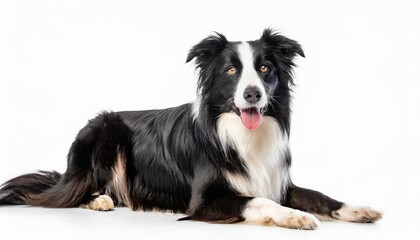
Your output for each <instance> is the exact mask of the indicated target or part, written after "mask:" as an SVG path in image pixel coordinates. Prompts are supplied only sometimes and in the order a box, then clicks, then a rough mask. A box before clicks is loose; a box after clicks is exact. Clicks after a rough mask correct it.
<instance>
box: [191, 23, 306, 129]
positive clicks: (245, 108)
mask: <svg viewBox="0 0 420 240" xmlns="http://www.w3.org/2000/svg"><path fill="white" fill-rule="evenodd" d="M297 54H299V55H301V56H304V54H303V51H302V49H301V47H300V45H299V44H298V43H297V42H295V41H293V40H290V39H288V38H286V37H284V36H281V35H279V34H277V33H273V32H272V31H271V30H270V29H266V30H264V32H263V34H262V36H261V38H260V39H258V40H255V41H248V42H229V41H227V40H226V38H225V37H224V36H223V35H220V34H216V35H214V36H210V37H208V38H206V39H204V40H203V41H201V42H200V43H199V44H197V45H196V46H194V47H193V48H192V49H191V51H190V53H189V55H188V58H187V62H189V61H191V60H192V59H193V58H196V64H197V68H198V69H199V71H200V76H199V81H198V91H199V94H200V96H199V97H200V98H201V99H200V106H199V110H197V111H200V112H201V111H207V114H211V115H216V117H217V116H219V115H220V114H222V113H226V112H234V113H236V114H237V115H238V117H240V118H241V120H242V123H243V125H244V127H246V128H247V129H249V130H254V129H256V128H257V127H258V126H259V123H260V122H261V119H262V116H263V115H264V114H267V113H268V111H271V112H272V111H278V110H279V109H276V108H281V106H279V105H280V104H279V103H281V102H282V101H281V98H282V96H279V94H280V93H281V91H279V89H287V90H288V89H289V85H290V84H291V83H292V82H291V81H292V78H291V74H290V73H291V70H292V68H293V66H294V64H293V62H292V60H293V58H294V57H295V56H296V55H297ZM205 108H207V109H205ZM196 114H198V113H196Z"/></svg>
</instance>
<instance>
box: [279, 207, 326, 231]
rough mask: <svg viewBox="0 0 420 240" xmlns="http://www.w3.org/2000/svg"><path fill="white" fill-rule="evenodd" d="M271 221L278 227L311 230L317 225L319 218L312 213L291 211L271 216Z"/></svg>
mask: <svg viewBox="0 0 420 240" xmlns="http://www.w3.org/2000/svg"><path fill="white" fill-rule="evenodd" d="M272 221H273V223H274V224H275V225H277V226H279V227H286V228H294V229H304V230H313V229H317V228H318V226H319V220H318V219H317V218H316V217H315V216H313V215H312V214H309V213H305V212H301V211H293V212H290V213H289V214H286V215H283V214H282V215H281V216H278V217H273V218H272Z"/></svg>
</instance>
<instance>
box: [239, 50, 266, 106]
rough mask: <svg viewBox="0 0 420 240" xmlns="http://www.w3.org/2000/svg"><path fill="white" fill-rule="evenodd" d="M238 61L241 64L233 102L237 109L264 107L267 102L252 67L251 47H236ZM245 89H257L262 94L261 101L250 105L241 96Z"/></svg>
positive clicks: (261, 85)
mask: <svg viewBox="0 0 420 240" xmlns="http://www.w3.org/2000/svg"><path fill="white" fill-rule="evenodd" d="M237 52H238V55H239V60H240V61H241V64H242V71H241V73H240V74H241V75H240V78H239V83H238V86H237V87H236V92H235V97H234V102H235V105H236V106H237V107H238V108H241V109H242V108H249V107H257V108H262V107H264V106H265V105H266V104H267V102H268V99H267V94H266V93H265V89H264V86H263V84H262V82H261V79H260V77H259V76H258V73H257V71H256V70H255V67H254V55H253V50H252V47H251V45H250V44H249V43H248V42H241V43H240V44H239V45H238V47H237ZM247 87H258V88H259V89H260V91H261V93H262V97H261V100H260V101H259V102H258V103H256V105H253V104H250V103H249V102H247V101H245V99H244V97H243V95H244V90H245V89H246V88H247Z"/></svg>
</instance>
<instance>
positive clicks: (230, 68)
mask: <svg viewBox="0 0 420 240" xmlns="http://www.w3.org/2000/svg"><path fill="white" fill-rule="evenodd" d="M226 72H227V73H228V74H229V75H235V74H236V73H237V72H238V70H237V69H236V68H235V67H229V68H228V69H227V71H226Z"/></svg>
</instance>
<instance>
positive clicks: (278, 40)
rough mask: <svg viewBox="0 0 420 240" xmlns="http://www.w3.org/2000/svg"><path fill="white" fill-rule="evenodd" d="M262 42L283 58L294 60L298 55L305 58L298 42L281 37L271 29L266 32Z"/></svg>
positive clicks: (262, 36) (261, 39)
mask: <svg viewBox="0 0 420 240" xmlns="http://www.w3.org/2000/svg"><path fill="white" fill-rule="evenodd" d="M260 41H262V42H264V43H266V44H267V45H268V46H270V47H271V48H272V50H273V51H274V54H276V55H279V56H280V57H282V58H286V59H288V60H292V59H293V58H294V57H295V56H296V55H300V56H301V57H305V54H304V53H303V50H302V47H301V46H300V44H299V43H298V42H296V41H295V40H292V39H289V38H287V37H285V36H282V35H280V34H279V33H277V32H276V31H274V30H273V29H271V28H267V29H265V30H264V32H263V34H262V35H261V38H260Z"/></svg>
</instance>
